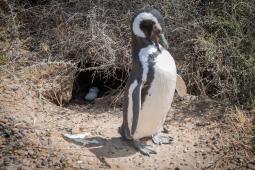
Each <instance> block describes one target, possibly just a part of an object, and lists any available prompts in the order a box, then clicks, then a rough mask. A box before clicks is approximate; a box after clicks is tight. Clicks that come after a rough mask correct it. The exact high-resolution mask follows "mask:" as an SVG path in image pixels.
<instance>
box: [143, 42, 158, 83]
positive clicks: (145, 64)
mask: <svg viewBox="0 0 255 170" xmlns="http://www.w3.org/2000/svg"><path fill="white" fill-rule="evenodd" d="M155 52H157V48H156V47H155V46H154V45H149V46H147V47H145V48H142V49H141V50H140V52H139V60H140V62H141V64H142V67H143V75H142V80H143V82H146V80H147V74H148V71H149V63H148V58H149V55H150V54H153V53H155Z"/></svg>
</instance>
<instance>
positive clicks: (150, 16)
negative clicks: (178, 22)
mask: <svg viewBox="0 0 255 170" xmlns="http://www.w3.org/2000/svg"><path fill="white" fill-rule="evenodd" d="M163 28H164V18H163V17H162V15H161V14H160V12H159V11H158V10H156V9H153V8H150V9H145V10H142V11H140V12H138V13H137V14H136V15H135V16H134V17H133V20H132V32H133V35H134V36H135V37H138V38H142V39H146V40H149V41H152V42H153V43H155V45H156V46H157V47H159V44H160V45H162V46H163V47H164V48H168V43H167V41H166V39H165V36H164V32H163V31H164V30H163Z"/></svg>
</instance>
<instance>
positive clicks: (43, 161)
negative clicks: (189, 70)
mask: <svg viewBox="0 0 255 170" xmlns="http://www.w3.org/2000/svg"><path fill="white" fill-rule="evenodd" d="M0 91H1V93H0V115H1V117H0V118H1V119H0V130H1V131H0V137H1V138H0V149H1V152H0V167H1V168H0V169H175V170H178V169H184V170H185V169H187V170H190V169H255V159H254V154H253V153H252V152H251V151H250V150H251V149H250V146H249V145H248V144H247V143H246V139H247V141H248V139H250V138H249V136H248V137H247V135H246V134H245V133H242V131H241V130H240V128H239V127H232V125H231V124H229V123H228V122H227V121H226V119H224V115H223V113H224V112H225V110H226V106H223V105H222V104H220V103H218V102H216V101H213V100H210V99H207V98H201V97H195V96H188V97H186V98H184V99H178V98H177V97H176V98H175V101H174V103H173V107H172V109H171V111H170V112H169V114H168V117H167V120H166V122H165V130H164V132H163V133H166V134H168V135H170V136H172V137H173V138H174V141H173V143H172V144H170V145H155V144H153V143H152V142H151V141H150V140H149V141H147V143H148V144H150V145H152V146H153V148H154V149H155V150H156V152H157V154H155V155H151V156H150V157H146V156H143V155H141V154H140V153H139V152H137V151H136V150H135V149H134V148H133V147H132V145H131V143H129V142H127V141H123V140H122V139H121V138H120V135H119V134H118V127H119V126H120V124H121V121H122V110H121V107H120V106H118V105H116V106H115V107H109V100H108V97H104V98H102V99H97V100H96V101H95V102H93V103H85V102H84V101H79V102H77V101H76V102H72V103H70V104H68V105H67V106H65V107H59V106H56V105H54V104H52V103H50V102H47V101H45V100H44V99H40V98H38V97H35V95H34V94H33V90H32V89H29V88H28V86H27V87H26V86H22V85H20V84H18V83H17V82H15V81H14V79H12V78H10V79H9V80H8V79H7V80H5V81H2V82H1V84H0ZM244 121H248V119H247V120H246V119H244ZM245 123H247V122H245ZM242 128H244V126H243V127H241V129H242ZM245 130H246V129H245ZM66 133H69V134H71V133H73V134H76V133H88V136H89V137H90V138H95V139H96V140H98V141H99V143H100V144H99V145H96V146H81V145H77V144H74V143H71V142H68V141H66V140H65V139H63V137H62V134H66ZM248 142H249V141H248Z"/></svg>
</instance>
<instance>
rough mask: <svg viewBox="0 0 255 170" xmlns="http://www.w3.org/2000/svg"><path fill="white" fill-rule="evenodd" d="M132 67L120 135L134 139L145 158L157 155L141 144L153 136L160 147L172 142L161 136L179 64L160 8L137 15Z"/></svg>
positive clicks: (133, 20)
mask: <svg viewBox="0 0 255 170" xmlns="http://www.w3.org/2000/svg"><path fill="white" fill-rule="evenodd" d="M131 29H132V68H131V72H130V74H129V79H128V82H127V86H126V90H125V93H124V105H123V106H124V108H123V123H122V126H121V127H120V133H121V135H122V137H123V138H125V139H127V140H133V143H134V147H135V148H136V149H137V150H139V151H140V152H141V153H142V154H144V155H150V154H155V153H156V152H155V151H154V150H153V149H151V148H150V147H148V145H145V144H143V143H141V142H140V139H141V138H144V137H152V141H153V142H154V143H156V144H168V143H171V141H172V138H171V137H168V136H163V135H161V134H160V131H161V130H162V126H163V123H164V121H165V118H166V115H167V113H168V111H169V110H170V107H171V103H172V100H173V96H174V92H175V86H176V65H175V61H174V59H173V57H172V56H171V55H170V53H169V52H168V51H167V48H168V44H167V41H166V39H165V37H164V32H163V31H164V21H163V17H162V16H161V14H160V13H159V11H157V10H156V9H145V10H142V11H140V12H139V13H137V14H136V15H135V16H134V17H133V19H132V24H131Z"/></svg>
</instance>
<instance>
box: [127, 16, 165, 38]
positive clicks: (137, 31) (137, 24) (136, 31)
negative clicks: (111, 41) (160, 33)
mask: <svg viewBox="0 0 255 170" xmlns="http://www.w3.org/2000/svg"><path fill="white" fill-rule="evenodd" d="M144 20H151V21H154V22H155V23H156V26H157V27H158V29H160V30H162V28H161V26H160V24H159V22H158V20H157V18H156V17H155V16H153V15H152V14H151V13H148V12H142V13H140V14H138V15H137V16H136V17H135V19H134V22H133V26H132V29H133V33H134V34H135V35H137V36H138V37H143V38H146V36H145V34H144V32H143V31H142V30H141V29H140V24H141V22H142V21H144Z"/></svg>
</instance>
